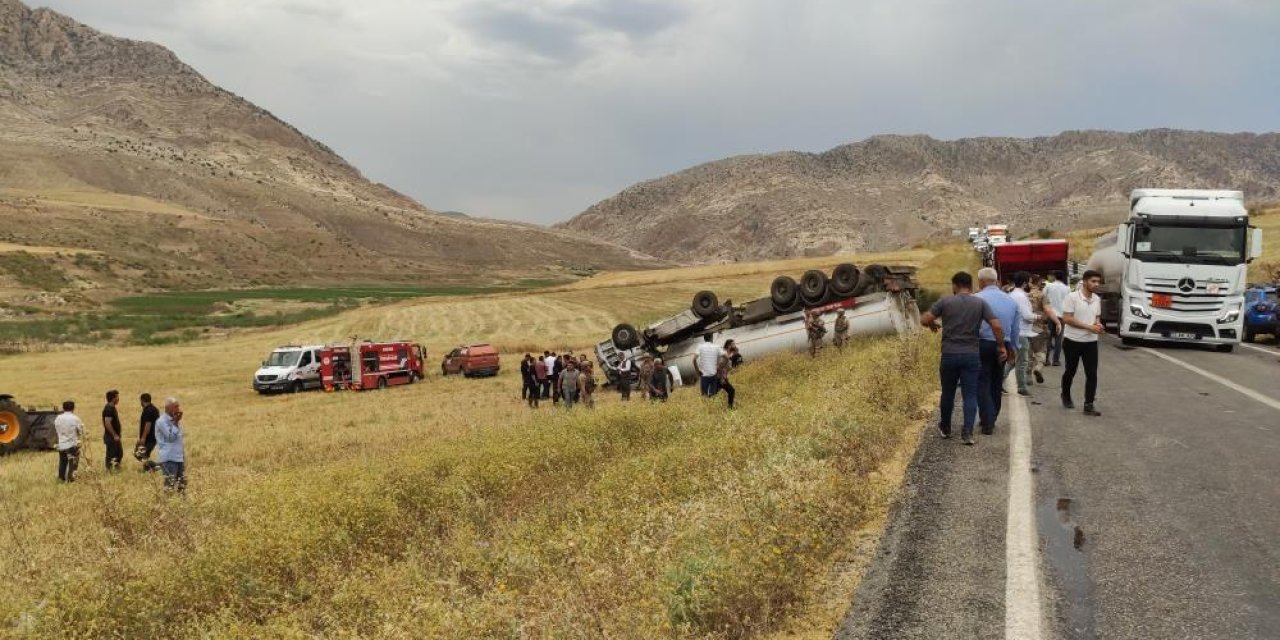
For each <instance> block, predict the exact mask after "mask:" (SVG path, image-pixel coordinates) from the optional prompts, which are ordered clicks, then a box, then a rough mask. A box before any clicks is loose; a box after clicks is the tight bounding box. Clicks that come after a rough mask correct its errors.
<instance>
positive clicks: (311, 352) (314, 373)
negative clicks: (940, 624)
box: [253, 344, 324, 394]
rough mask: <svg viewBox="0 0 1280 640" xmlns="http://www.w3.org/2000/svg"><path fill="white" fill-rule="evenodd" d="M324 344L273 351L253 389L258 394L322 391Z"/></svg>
mask: <svg viewBox="0 0 1280 640" xmlns="http://www.w3.org/2000/svg"><path fill="white" fill-rule="evenodd" d="M323 348H324V347H323V346H322V345H318V344H317V345H308V346H303V345H296V344H291V345H285V346H283V347H279V348H277V349H275V350H274V351H272V352H271V353H270V355H268V356H267V359H266V360H263V361H262V367H261V368H260V369H258V370H257V371H256V372H255V373H254V374H253V389H254V391H257V392H258V393H262V394H266V393H271V392H284V391H287V392H289V393H297V392H299V391H303V390H305V389H319V388H320V350H321V349H323Z"/></svg>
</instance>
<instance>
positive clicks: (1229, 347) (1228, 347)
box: [1218, 344, 1236, 353]
mask: <svg viewBox="0 0 1280 640" xmlns="http://www.w3.org/2000/svg"><path fill="white" fill-rule="evenodd" d="M1235 350H1236V346H1235V345H1234V344H1220V345H1218V353H1231V352H1232V351H1235Z"/></svg>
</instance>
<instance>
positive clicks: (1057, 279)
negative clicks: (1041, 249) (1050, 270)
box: [1044, 271, 1071, 367]
mask: <svg viewBox="0 0 1280 640" xmlns="http://www.w3.org/2000/svg"><path fill="white" fill-rule="evenodd" d="M1049 278H1050V279H1049V284H1048V285H1045V288H1044V297H1045V298H1047V299H1048V300H1049V306H1051V307H1053V313H1054V314H1055V315H1057V316H1058V317H1059V318H1061V317H1062V305H1063V304H1065V303H1066V301H1067V296H1069V295H1071V287H1068V286H1067V274H1066V273H1065V272H1063V271H1058V272H1055V273H1054V274H1053V275H1051V276H1049ZM1049 330H1050V331H1051V332H1052V333H1053V335H1052V338H1051V342H1050V344H1049V353H1048V354H1047V355H1046V356H1045V357H1046V359H1051V360H1050V362H1048V363H1046V364H1050V365H1052V366H1055V367H1060V366H1062V333H1061V332H1060V331H1058V326H1057V324H1053V325H1050V326H1049Z"/></svg>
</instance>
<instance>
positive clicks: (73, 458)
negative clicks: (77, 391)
mask: <svg viewBox="0 0 1280 640" xmlns="http://www.w3.org/2000/svg"><path fill="white" fill-rule="evenodd" d="M75 410H76V403H74V402H72V401H70V400H67V401H66V402H63V403H62V413H60V414H58V417H56V418H54V419H53V430H54V431H55V432H57V434H58V482H75V481H76V467H78V466H80V443H81V442H83V441H84V421H82V420H80V417H79V416H77V415H76V414H75V413H74V412H75Z"/></svg>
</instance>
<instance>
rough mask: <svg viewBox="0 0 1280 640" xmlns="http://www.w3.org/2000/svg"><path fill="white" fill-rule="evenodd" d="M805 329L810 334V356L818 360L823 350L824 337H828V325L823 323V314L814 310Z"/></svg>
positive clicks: (810, 313)
mask: <svg viewBox="0 0 1280 640" xmlns="http://www.w3.org/2000/svg"><path fill="white" fill-rule="evenodd" d="M804 328H805V330H806V331H807V332H808V333H809V356H810V357H812V358H816V357H818V352H819V351H821V350H822V337H823V336H825V335H827V323H826V322H825V321H823V319H822V314H820V313H818V312H817V310H814V311H810V312H809V315H808V319H806V320H805V323H804Z"/></svg>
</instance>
